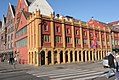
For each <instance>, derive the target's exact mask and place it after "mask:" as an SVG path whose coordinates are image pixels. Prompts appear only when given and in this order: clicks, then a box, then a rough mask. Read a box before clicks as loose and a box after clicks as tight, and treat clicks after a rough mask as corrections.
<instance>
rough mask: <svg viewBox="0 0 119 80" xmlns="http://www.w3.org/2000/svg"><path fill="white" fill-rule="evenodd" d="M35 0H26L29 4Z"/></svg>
mask: <svg viewBox="0 0 119 80" xmlns="http://www.w3.org/2000/svg"><path fill="white" fill-rule="evenodd" d="M34 1H35V0H26V2H27V3H28V6H29V5H30V4H31V3H32V2H34Z"/></svg>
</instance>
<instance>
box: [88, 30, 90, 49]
mask: <svg viewBox="0 0 119 80" xmlns="http://www.w3.org/2000/svg"><path fill="white" fill-rule="evenodd" d="M87 37H88V48H90V33H89V30H87Z"/></svg>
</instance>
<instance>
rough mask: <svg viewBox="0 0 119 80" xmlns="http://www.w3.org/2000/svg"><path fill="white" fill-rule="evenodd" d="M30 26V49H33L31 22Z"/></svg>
mask: <svg viewBox="0 0 119 80" xmlns="http://www.w3.org/2000/svg"><path fill="white" fill-rule="evenodd" d="M29 27H30V30H29V31H30V35H29V38H30V39H29V41H30V42H29V43H30V45H29V47H30V49H31V48H32V46H31V43H32V42H31V41H32V39H31V36H32V26H31V23H30V24H29Z"/></svg>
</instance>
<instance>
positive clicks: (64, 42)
mask: <svg viewBox="0 0 119 80" xmlns="http://www.w3.org/2000/svg"><path fill="white" fill-rule="evenodd" d="M64 22H65V20H64V17H62V42H63V48H66V36H65V24H64Z"/></svg>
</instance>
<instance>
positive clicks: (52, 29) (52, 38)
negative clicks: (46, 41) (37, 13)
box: [50, 14, 55, 48]
mask: <svg viewBox="0 0 119 80" xmlns="http://www.w3.org/2000/svg"><path fill="white" fill-rule="evenodd" d="M50 26H51V40H52V41H51V46H52V48H54V41H55V40H54V32H55V31H54V22H53V14H51V22H50Z"/></svg>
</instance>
